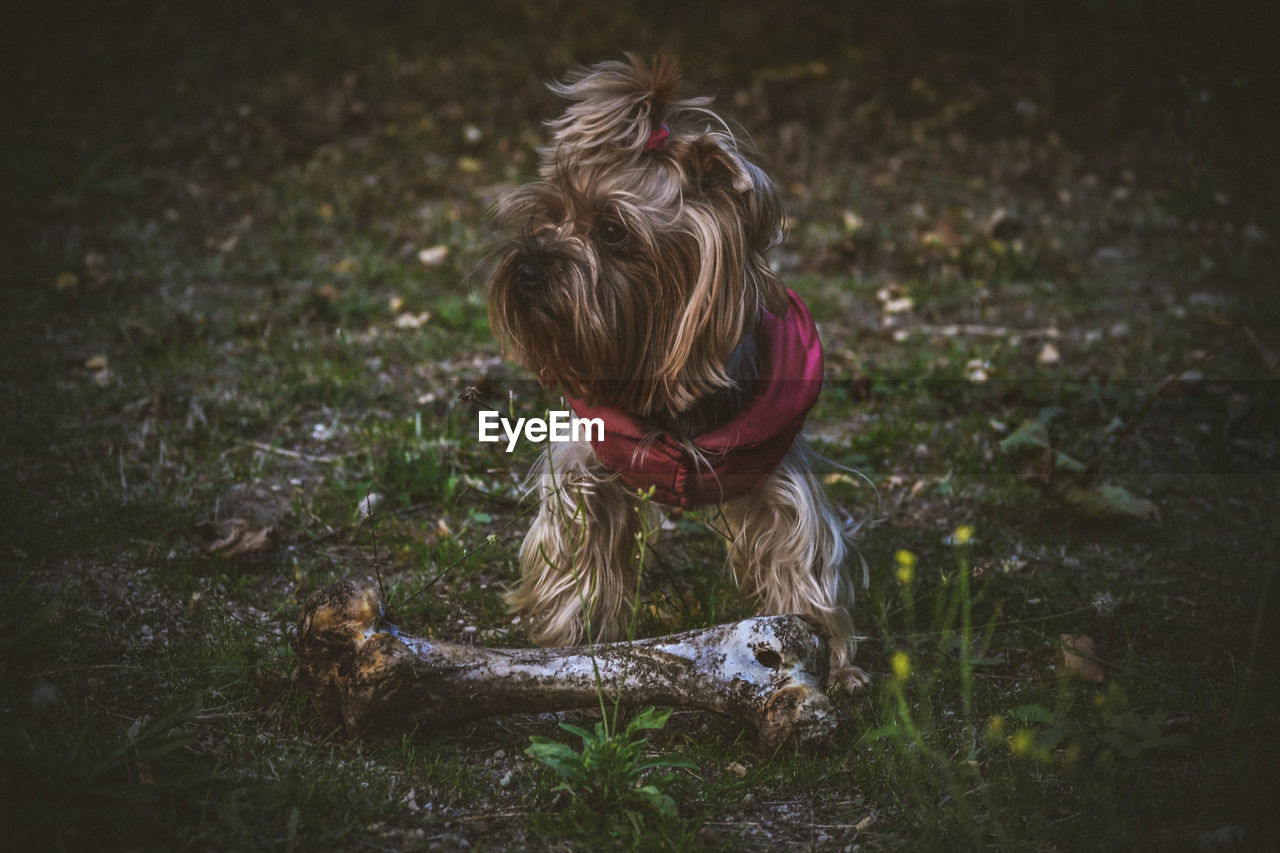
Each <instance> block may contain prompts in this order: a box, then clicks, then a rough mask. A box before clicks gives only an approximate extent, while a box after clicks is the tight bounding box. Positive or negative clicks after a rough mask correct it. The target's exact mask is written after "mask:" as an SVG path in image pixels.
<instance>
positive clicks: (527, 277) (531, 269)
mask: <svg viewBox="0 0 1280 853" xmlns="http://www.w3.org/2000/svg"><path fill="white" fill-rule="evenodd" d="M546 280H547V270H546V267H544V266H543V265H542V264H540V263H538V262H537V261H534V260H530V259H528V258H525V259H524V260H522V261H521V262H520V263H519V264H518V265H517V266H516V281H517V282H519V284H520V286H521V287H525V288H532V287H537V286H538V285H540V284H542V283H543V282H544V281H546Z"/></svg>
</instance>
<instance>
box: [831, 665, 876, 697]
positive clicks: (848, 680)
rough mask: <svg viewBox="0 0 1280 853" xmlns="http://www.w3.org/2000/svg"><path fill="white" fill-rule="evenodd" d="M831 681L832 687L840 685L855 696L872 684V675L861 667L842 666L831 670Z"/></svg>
mask: <svg viewBox="0 0 1280 853" xmlns="http://www.w3.org/2000/svg"><path fill="white" fill-rule="evenodd" d="M829 681H830V684H831V686H832V687H839V688H841V689H843V690H844V692H845V693H848V694H849V695H850V696H853V695H855V694H857V693H859V692H860V691H861V690H862V689H863V688H865V687H867V686H868V685H870V684H871V676H869V675H867V673H866V672H865V671H864V670H862V669H861V668H859V667H856V666H842V667H840V668H838V669H832V670H831V674H830V677H829Z"/></svg>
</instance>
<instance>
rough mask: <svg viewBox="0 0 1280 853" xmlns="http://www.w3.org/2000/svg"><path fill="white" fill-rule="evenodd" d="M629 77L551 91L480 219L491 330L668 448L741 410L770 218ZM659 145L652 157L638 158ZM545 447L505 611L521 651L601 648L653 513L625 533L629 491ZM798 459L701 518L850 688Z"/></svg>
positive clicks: (664, 79) (631, 499)
mask: <svg viewBox="0 0 1280 853" xmlns="http://www.w3.org/2000/svg"><path fill="white" fill-rule="evenodd" d="M628 59H629V61H627V62H604V63H600V64H599V65H596V66H593V67H592V68H589V69H584V70H581V71H579V72H577V73H575V74H574V75H572V76H571V77H570V78H569V79H568V80H567V81H566V82H565V83H562V84H557V85H554V86H552V89H553V91H555V92H556V93H558V94H560V95H562V96H564V97H565V98H567V99H568V100H569V102H570V103H569V106H568V107H567V109H566V110H565V112H564V114H563V115H562V116H560V117H559V118H557V119H554V120H553V121H551V122H549V123H548V127H549V128H550V130H551V134H552V137H551V141H550V143H549V144H548V145H547V146H546V147H545V148H544V149H542V152H541V169H540V172H541V175H540V180H538V181H536V182H534V183H531V184H528V185H526V186H523V187H519V188H517V189H515V190H513V191H511V192H510V193H509V194H508V195H507V196H506V197H505V198H504V199H503V200H502V201H501V202H500V203H499V206H498V219H499V222H500V225H501V227H502V228H503V230H504V232H505V233H506V234H507V235H508V237H509V243H508V245H507V246H506V247H505V249H504V251H503V254H502V255H501V257H500V259H499V261H498V263H497V268H496V272H495V275H494V280H493V288H492V293H491V300H490V314H491V318H492V324H493V327H494V329H495V330H496V332H497V333H498V335H499V336H500V338H501V339H502V340H503V341H504V342H505V343H506V344H507V346H508V347H509V349H510V351H511V352H512V353H513V354H514V355H515V356H516V357H518V358H519V359H520V360H521V361H523V362H524V363H525V364H526V365H527V366H528V367H529V368H530V369H532V370H533V371H535V372H536V373H537V375H538V376H539V377H540V378H541V379H542V380H544V381H545V382H547V383H548V384H551V385H555V386H558V387H559V388H561V389H562V390H564V391H565V392H566V393H568V394H570V395H572V396H575V397H579V398H581V399H584V400H586V401H588V402H590V403H591V404H593V405H603V406H608V407H611V408H615V409H619V410H621V411H624V412H627V413H628V414H630V415H632V416H634V417H637V418H640V419H642V420H644V421H645V422H647V423H649V424H651V425H652V426H653V429H654V430H655V431H662V432H665V433H668V434H670V435H673V436H675V437H676V438H677V439H681V440H687V439H690V438H692V437H694V436H697V435H699V434H701V433H703V432H706V431H708V430H710V429H713V428H714V427H716V426H717V425H719V424H721V423H723V422H724V421H725V420H726V419H728V418H729V417H730V416H732V414H733V413H734V412H735V411H737V409H738V408H740V407H741V405H742V403H743V401H744V400H745V399H746V398H747V396H748V395H749V394H750V391H751V385H752V382H753V380H754V379H755V378H756V375H757V371H758V368H759V354H758V352H757V347H756V324H757V321H758V318H759V317H760V309H761V308H766V309H768V310H769V311H771V312H773V313H775V314H780V313H785V311H786V310H787V298H786V294H785V289H784V288H783V286H782V283H781V282H780V281H779V280H778V278H777V276H776V275H775V274H774V273H773V272H772V270H770V268H769V266H768V263H767V261H766V254H767V252H768V251H769V250H770V249H771V248H773V247H774V246H775V245H777V244H778V242H779V241H780V240H781V238H782V207H781V202H780V199H779V196H778V192H777V190H776V189H775V188H774V186H773V183H772V182H771V181H770V179H769V177H768V176H767V175H766V174H765V173H764V172H763V171H762V170H761V169H760V168H759V167H758V166H756V165H755V164H754V163H752V162H751V161H750V160H749V159H748V157H747V155H746V154H745V153H744V151H743V150H742V147H741V146H740V144H739V142H738V140H737V138H736V137H735V136H734V134H733V133H732V132H730V130H729V128H728V126H727V125H726V123H725V122H724V121H723V120H722V119H720V118H719V117H718V116H717V115H716V114H715V113H713V112H712V111H711V110H710V108H709V104H710V99H707V98H686V99H681V98H679V96H678V89H679V83H680V78H679V75H678V73H677V71H676V68H675V66H674V64H673V63H672V62H670V61H669V60H665V59H661V60H657V61H655V62H653V63H645V62H643V61H639V60H637V59H636V58H634V57H629V58H628ZM664 125H665V126H666V127H669V131H670V135H669V137H668V138H666V139H665V140H664V144H663V145H662V147H661V150H659V151H653V150H647V143H648V142H649V140H650V138H651V134H653V133H654V131H655V130H657V129H658V128H660V127H663V126H664ZM687 446H689V447H690V448H692V445H691V444H688V445H687ZM552 447H553V449H552V450H551V451H549V452H548V453H547V454H546V455H545V456H544V459H543V461H542V463H541V465H540V469H539V471H538V472H537V482H538V485H537V489H538V494H539V497H540V499H541V507H540V509H539V512H538V516H537V518H536V520H535V521H534V523H533V525H532V528H531V529H530V531H529V534H528V537H527V538H526V540H525V542H524V546H523V548H522V549H521V554H520V563H521V571H522V579H521V582H520V585H519V587H518V588H517V589H516V590H514V591H513V592H512V593H511V595H510V596H509V603H510V604H511V606H512V608H513V609H514V610H516V611H517V612H519V613H520V614H522V615H524V616H525V617H527V618H528V620H529V622H530V632H531V635H532V637H533V639H534V640H535V641H536V642H538V643H540V644H543V645H551V644H570V643H576V642H580V641H582V640H583V639H585V629H586V627H587V623H588V622H589V625H590V629H591V635H592V639H593V640H596V641H604V640H610V639H616V638H618V637H620V636H621V633H622V631H623V629H624V626H625V624H626V616H627V614H628V613H629V612H630V608H631V606H632V600H631V597H632V595H633V593H634V589H635V572H636V570H637V568H638V566H637V558H638V554H639V553H640V551H641V550H642V549H640V547H639V544H638V537H639V536H641V535H642V533H643V532H644V531H646V530H653V529H656V527H657V522H658V521H659V518H658V516H657V510H656V509H655V508H652V507H650V508H649V509H648V510H647V511H648V512H650V515H651V517H650V518H648V519H642V518H641V517H640V513H639V512H638V510H639V508H640V501H639V500H638V498H637V496H636V494H635V491H634V490H633V489H630V488H628V487H627V485H626V484H625V483H624V482H622V480H621V479H619V478H618V477H617V475H616V474H615V473H614V472H612V471H610V470H609V469H607V468H605V467H604V466H603V465H602V464H601V463H600V462H599V461H598V460H597V459H596V458H595V456H594V454H593V453H592V450H591V447H590V445H588V444H586V443H580V444H562V445H552ZM812 456H813V454H812V452H811V451H810V450H809V449H808V447H807V446H806V445H805V443H804V441H803V439H799V438H797V439H796V441H795V443H794V444H793V446H792V447H791V449H790V451H789V452H788V453H787V455H786V456H785V457H784V459H783V461H782V463H781V464H780V465H779V466H778V468H777V469H776V470H775V471H774V472H773V473H772V475H771V476H770V477H769V479H768V480H767V481H766V482H765V484H764V485H763V486H762V487H760V488H758V489H757V490H755V491H754V492H753V493H751V494H749V495H747V496H745V497H741V498H738V499H736V500H731V501H728V502H726V503H724V504H723V505H721V506H720V507H719V508H718V510H716V511H714V512H711V513H708V515H709V517H713V518H714V519H715V520H716V521H717V522H719V523H717V524H715V525H714V526H716V527H717V528H720V532H721V533H722V534H723V535H724V536H725V538H726V545H727V548H728V553H729V559H730V562H731V564H732V566H733V569H734V572H735V575H736V577H737V579H738V582H739V585H740V588H741V589H742V591H743V592H744V594H746V595H748V596H750V597H751V599H753V600H754V601H756V602H757V605H758V608H759V611H760V612H761V613H764V614H774V613H798V614H803V615H808V616H812V617H815V618H817V619H818V620H820V621H821V623H822V624H823V626H824V627H825V629H826V631H827V633H828V634H829V636H830V637H831V640H832V662H833V664H834V665H835V669H837V670H838V671H840V672H842V673H844V677H845V679H846V680H856V676H854V675H850V673H855V674H856V673H858V671H857V670H855V669H854V668H852V666H851V661H852V657H853V653H854V646H855V643H854V632H853V623H852V619H851V616H850V609H851V608H852V606H853V588H854V585H853V582H852V580H851V578H850V576H849V572H848V563H849V562H850V558H851V551H850V547H849V545H848V541H847V534H848V530H847V525H846V524H845V523H843V522H842V521H841V520H840V518H839V516H838V515H837V514H836V512H835V510H834V508H833V507H832V506H831V504H830V502H829V500H828V499H827V497H826V495H825V494H824V493H823V491H822V488H821V485H820V483H819V482H818V479H817V477H816V476H815V475H814V473H813V471H812V465H811V463H812Z"/></svg>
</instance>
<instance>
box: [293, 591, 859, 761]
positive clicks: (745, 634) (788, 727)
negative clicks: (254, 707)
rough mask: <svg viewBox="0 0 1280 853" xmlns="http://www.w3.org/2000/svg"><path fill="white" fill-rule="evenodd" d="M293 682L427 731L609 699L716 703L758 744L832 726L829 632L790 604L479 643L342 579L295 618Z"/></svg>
mask: <svg viewBox="0 0 1280 853" xmlns="http://www.w3.org/2000/svg"><path fill="white" fill-rule="evenodd" d="M297 653H298V666H297V669H295V670H294V682H295V683H296V684H297V685H298V686H299V687H301V688H302V689H303V690H304V691H306V692H307V693H309V694H310V695H311V700H312V703H313V704H314V705H315V708H316V711H317V712H319V714H320V715H321V717H323V718H324V719H325V720H326V721H327V722H328V723H330V724H338V723H340V724H341V725H342V726H343V728H344V729H345V730H346V731H347V733H348V734H350V735H353V736H359V735H363V734H373V733H386V732H393V731H404V730H407V729H410V728H412V727H414V726H419V727H420V728H421V729H422V730H423V731H427V732H432V731H435V730H438V729H441V728H444V727H446V726H450V725H454V724H457V723H462V722H466V721H469V720H476V719H481V718H483V717H488V716H493V715H496V714H509V713H516V712H526V713H528V712H540V711H556V710H567V709H570V708H580V707H588V706H596V705H598V704H599V698H598V695H599V694H598V693H597V679H598V684H599V687H600V689H601V690H602V691H603V693H604V695H605V696H606V697H607V698H608V699H609V700H612V698H613V697H614V696H616V695H618V694H619V693H621V696H622V700H623V701H624V702H626V703H628V704H633V705H638V704H644V705H682V706H692V707H696V708H703V709H705V710H709V711H715V712H718V713H721V714H724V715H726V716H728V717H730V718H731V719H733V720H736V721H738V722H741V723H745V724H748V725H750V726H752V727H753V728H754V729H755V731H756V734H757V740H758V743H759V745H760V746H761V747H762V748H764V749H772V748H773V747H775V746H777V745H778V744H781V743H784V742H792V743H795V744H804V743H809V742H813V741H817V740H820V739H822V738H824V737H826V736H827V735H829V734H830V733H831V731H832V730H833V729H834V728H835V725H836V719H835V714H834V713H833V711H832V707H831V702H830V700H828V699H827V697H826V694H825V693H824V692H823V685H824V684H825V683H826V679H827V642H826V640H825V639H823V637H822V635H821V634H820V633H818V631H817V630H816V629H815V628H814V627H813V626H812V625H810V623H808V622H807V621H805V620H804V619H802V618H800V617H798V616H764V617H758V618H755V619H747V620H744V621H742V622H737V623H733V624H728V625H718V626H715V627H712V628H706V629H702V630H696V631H686V632H685V633H682V634H673V635H671V636H667V637H658V638H654V639H650V640H637V641H635V642H630V643H625V642H624V643H609V644H606V645H599V646H596V647H595V650H594V653H593V652H592V651H591V650H589V649H588V648H587V647H585V646H576V647H573V648H551V649H486V648H479V647H475V646H465V645H459V644H457V643H443V642H436V641H434V640H426V639H422V638H419V637H411V636H408V635H406V634H402V633H400V631H399V630H398V629H397V628H396V627H395V626H394V625H392V624H390V623H389V622H388V621H387V620H386V619H385V617H384V616H383V606H382V600H381V598H380V597H379V595H378V591H377V588H376V587H375V586H373V585H372V584H369V583H365V582H360V581H354V580H343V581H339V582H338V583H335V584H332V585H331V586H329V587H326V588H325V589H321V590H318V591H317V592H315V593H313V594H312V595H311V597H310V598H308V599H307V601H306V603H305V604H304V605H303V608H302V613H301V615H300V616H299V617H298V636H297Z"/></svg>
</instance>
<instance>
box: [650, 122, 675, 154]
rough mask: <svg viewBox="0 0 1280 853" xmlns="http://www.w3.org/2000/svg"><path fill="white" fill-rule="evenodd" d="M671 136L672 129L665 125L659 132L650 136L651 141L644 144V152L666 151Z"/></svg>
mask: <svg viewBox="0 0 1280 853" xmlns="http://www.w3.org/2000/svg"><path fill="white" fill-rule="evenodd" d="M670 135H671V128H669V127H667V126H666V125H665V124H664V125H662V126H661V127H659V128H658V129H657V130H655V131H653V132H651V133H650V134H649V139H648V141H647V142H645V144H644V150H645V151H666V150H667V137H669V136H670Z"/></svg>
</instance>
